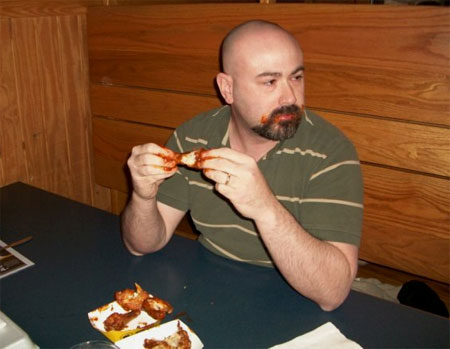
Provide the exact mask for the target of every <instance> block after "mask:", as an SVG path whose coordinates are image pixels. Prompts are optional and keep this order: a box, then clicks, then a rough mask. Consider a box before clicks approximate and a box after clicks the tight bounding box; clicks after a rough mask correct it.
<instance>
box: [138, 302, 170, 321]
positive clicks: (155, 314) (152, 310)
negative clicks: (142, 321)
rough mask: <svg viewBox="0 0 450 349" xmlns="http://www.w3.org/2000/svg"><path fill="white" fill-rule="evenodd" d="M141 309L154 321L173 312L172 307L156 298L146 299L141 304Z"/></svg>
mask: <svg viewBox="0 0 450 349" xmlns="http://www.w3.org/2000/svg"><path fill="white" fill-rule="evenodd" d="M142 308H143V309H144V310H145V311H146V312H147V313H148V314H149V315H150V316H151V317H152V318H154V319H156V320H162V319H164V318H165V316H166V314H170V313H172V311H173V307H172V305H170V304H169V303H168V302H166V301H165V300H162V299H160V298H158V297H148V298H147V299H146V300H145V301H144V302H143V303H142Z"/></svg>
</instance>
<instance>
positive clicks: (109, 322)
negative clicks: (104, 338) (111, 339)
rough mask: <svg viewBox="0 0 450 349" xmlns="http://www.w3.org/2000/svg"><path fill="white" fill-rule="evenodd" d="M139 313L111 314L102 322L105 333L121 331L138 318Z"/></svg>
mask: <svg viewBox="0 0 450 349" xmlns="http://www.w3.org/2000/svg"><path fill="white" fill-rule="evenodd" d="M140 313H141V311H140V310H132V311H130V312H128V313H125V314H119V313H112V314H111V315H110V316H108V317H107V318H106V320H105V321H104V322H103V325H104V326H105V330H106V331H113V330H114V331H121V330H123V329H124V328H125V327H126V326H127V324H128V323H129V322H130V321H131V320H133V319H135V318H136V317H138V316H139V314H140Z"/></svg>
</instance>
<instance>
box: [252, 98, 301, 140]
mask: <svg viewBox="0 0 450 349" xmlns="http://www.w3.org/2000/svg"><path fill="white" fill-rule="evenodd" d="M303 113H304V111H303V108H300V107H299V106H297V105H296V104H291V105H287V106H282V107H280V108H277V109H275V110H274V111H272V113H271V114H270V116H269V117H268V118H267V119H265V120H264V121H263V122H262V123H261V124H259V125H257V126H254V127H252V130H253V131H254V132H256V133H257V134H258V135H260V136H261V137H264V138H267V139H269V140H272V141H283V140H285V139H289V138H291V137H293V136H294V135H295V133H296V132H297V129H298V127H299V125H300V122H301V121H302V116H303Z"/></svg>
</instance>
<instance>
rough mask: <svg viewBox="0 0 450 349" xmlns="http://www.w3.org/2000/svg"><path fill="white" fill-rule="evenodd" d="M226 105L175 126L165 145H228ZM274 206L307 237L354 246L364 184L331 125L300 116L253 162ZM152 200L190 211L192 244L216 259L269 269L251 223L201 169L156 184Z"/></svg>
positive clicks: (183, 149) (356, 162) (346, 146)
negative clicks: (288, 133) (288, 134)
mask: <svg viewBox="0 0 450 349" xmlns="http://www.w3.org/2000/svg"><path fill="white" fill-rule="evenodd" d="M229 121H230V108H229V107H228V106H223V107H221V108H218V109H214V110H212V111H209V112H206V113H203V114H200V115H198V116H196V117H195V118H193V119H191V120H189V121H187V122H186V123H184V124H183V125H181V126H180V127H179V128H177V129H176V131H175V132H174V134H173V135H172V137H171V138H170V140H169V141H168V143H167V146H168V147H169V148H171V149H173V150H174V151H177V152H187V151H191V150H194V149H197V148H201V147H203V148H208V149H210V148H219V147H229V141H228V132H227V130H228V124H229ZM258 166H259V169H260V170H261V172H262V173H263V174H264V176H265V178H266V181H267V183H268V184H269V186H270V188H271V189H272V192H273V193H274V195H275V196H276V197H277V199H278V200H279V202H280V203H281V204H282V205H283V206H284V207H285V208H286V209H287V210H288V211H289V212H290V213H291V214H292V215H293V216H294V217H295V218H296V219H297V221H298V222H299V223H300V224H301V226H302V227H303V228H304V229H305V230H306V231H308V232H309V233H310V234H312V235H313V236H315V237H317V238H319V239H321V240H328V241H336V242H345V243H349V244H353V245H359V242H360V236H361V226H362V216H363V203H362V202H363V185H362V176H361V169H360V164H359V160H358V156H357V153H356V151H355V148H354V147H353V145H352V144H351V142H350V141H349V140H348V139H347V138H346V137H345V136H344V135H343V133H342V132H340V131H339V130H338V129H337V128H336V127H334V126H333V125H331V124H330V123H329V122H327V121H326V120H324V119H323V118H321V117H320V116H318V115H315V114H314V113H312V112H310V111H307V112H306V116H305V118H304V119H303V120H302V122H301V124H300V126H299V128H298V130H297V133H296V134H295V136H294V137H292V138H290V139H287V140H285V141H282V142H279V143H278V144H277V145H276V146H275V147H274V148H273V149H272V150H271V151H269V152H268V153H267V154H266V156H264V157H263V158H262V159H260V160H259V162H258ZM158 201H160V202H163V203H165V204H167V205H169V206H172V207H174V208H177V209H179V210H182V211H186V212H187V211H189V212H190V214H191V217H192V220H193V222H194V224H195V226H196V229H197V230H198V231H199V232H200V233H201V235H200V238H199V241H200V242H201V243H202V244H203V245H204V246H205V247H206V248H208V249H210V250H211V251H213V252H215V253H217V254H220V255H222V256H225V257H228V258H231V259H234V260H239V261H244V262H249V263H253V264H259V265H269V266H270V265H272V261H271V259H270V256H269V255H268V253H267V251H266V249H265V247H264V244H263V242H262V240H261V238H260V236H259V234H258V230H257V228H256V226H255V224H254V222H253V221H252V220H250V219H247V218H244V217H242V216H240V215H239V214H238V213H237V212H236V211H235V210H234V209H233V207H232V205H231V204H230V203H229V202H228V201H227V200H225V199H224V198H223V197H222V196H221V195H220V194H218V193H217V192H216V191H215V190H214V183H212V182H211V181H209V180H208V179H206V177H204V176H203V175H202V172H201V171H198V170H192V169H187V168H184V167H180V168H179V169H178V171H177V173H176V174H175V175H174V176H172V177H171V178H169V179H167V180H166V181H164V183H163V184H161V186H160V189H159V192H158ZM261 214H264V212H261Z"/></svg>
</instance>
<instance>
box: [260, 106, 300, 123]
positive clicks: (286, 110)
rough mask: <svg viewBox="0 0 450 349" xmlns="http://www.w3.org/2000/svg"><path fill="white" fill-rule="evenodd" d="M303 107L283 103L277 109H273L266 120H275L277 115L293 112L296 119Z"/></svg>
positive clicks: (298, 117)
mask: <svg viewBox="0 0 450 349" xmlns="http://www.w3.org/2000/svg"><path fill="white" fill-rule="evenodd" d="M303 112H304V107H303V106H302V107H301V108H300V107H299V106H298V105H296V104H290V105H283V106H282V107H279V108H277V109H274V110H273V111H272V113H270V116H269V118H268V120H267V121H268V122H269V123H270V122H275V121H276V119H277V116H279V115H283V114H293V115H294V116H295V118H296V119H300V118H301V117H302V115H303Z"/></svg>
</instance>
